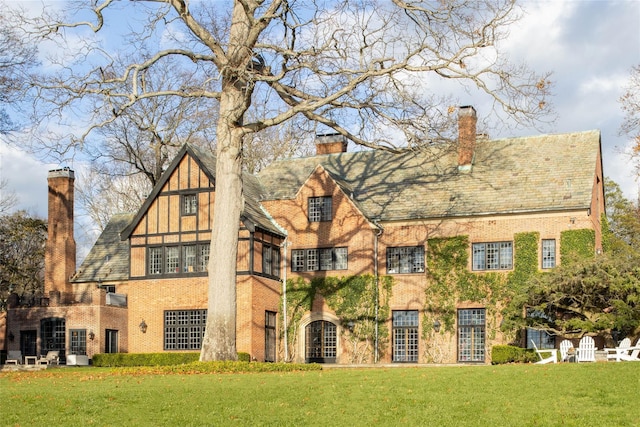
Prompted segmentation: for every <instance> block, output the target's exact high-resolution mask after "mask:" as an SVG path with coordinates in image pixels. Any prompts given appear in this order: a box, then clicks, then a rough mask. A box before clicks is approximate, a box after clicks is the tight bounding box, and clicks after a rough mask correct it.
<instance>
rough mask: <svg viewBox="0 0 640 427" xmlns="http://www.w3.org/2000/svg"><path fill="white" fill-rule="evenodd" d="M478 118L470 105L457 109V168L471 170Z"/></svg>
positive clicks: (462, 170) (461, 170)
mask: <svg viewBox="0 0 640 427" xmlns="http://www.w3.org/2000/svg"><path fill="white" fill-rule="evenodd" d="M477 123H478V118H477V116H476V110H475V108H473V107H472V106H464V107H460V109H459V110H458V170H459V171H460V172H471V165H472V164H473V154H474V151H475V149H476V125H477Z"/></svg>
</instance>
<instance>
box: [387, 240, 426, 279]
mask: <svg viewBox="0 0 640 427" xmlns="http://www.w3.org/2000/svg"><path fill="white" fill-rule="evenodd" d="M387 273H388V274H397V273H424V246H405V247H398V248H387Z"/></svg>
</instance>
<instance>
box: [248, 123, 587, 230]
mask: <svg viewBox="0 0 640 427" xmlns="http://www.w3.org/2000/svg"><path fill="white" fill-rule="evenodd" d="M599 154H600V132H599V131H595V130H594V131H586V132H577V133H568V134H557V135H542V136H535V137H524V138H509V139H498V140H489V139H478V141H477V145H476V150H475V159H474V162H473V167H472V169H471V171H470V172H460V171H459V170H458V164H457V152H456V150H455V149H451V148H446V147H444V146H431V147H429V148H427V149H425V150H422V151H411V152H406V153H403V154H394V153H390V152H385V151H362V152H354V153H340V154H331V155H322V156H314V157H307V158H300V159H290V160H283V161H279V162H275V163H273V164H272V165H270V166H269V167H267V168H266V169H264V170H263V171H261V172H260V173H259V174H258V178H259V179H260V182H261V183H262V185H263V188H264V191H265V195H264V196H263V197H264V198H265V199H269V200H280V199H291V198H293V197H295V194H296V193H297V191H298V190H299V188H300V187H301V186H302V185H303V183H304V182H305V180H306V179H307V178H308V177H309V176H310V174H311V173H312V172H313V170H314V169H315V167H316V166H317V165H318V164H320V165H322V167H323V168H324V169H325V170H326V171H327V173H329V174H331V176H332V177H334V179H336V181H340V182H342V183H343V184H342V185H341V187H343V188H349V189H351V191H352V194H349V196H351V197H352V198H353V199H354V200H355V201H356V202H357V203H358V204H359V206H361V207H362V209H363V211H364V213H365V215H367V216H368V217H369V218H370V219H374V220H378V221H396V220H412V219H429V218H444V217H463V216H472V215H489V214H511V213H524V212H539V211H561V210H573V209H586V208H588V207H589V206H590V203H591V195H592V188H593V184H594V179H595V175H596V167H597V161H598V160H599Z"/></svg>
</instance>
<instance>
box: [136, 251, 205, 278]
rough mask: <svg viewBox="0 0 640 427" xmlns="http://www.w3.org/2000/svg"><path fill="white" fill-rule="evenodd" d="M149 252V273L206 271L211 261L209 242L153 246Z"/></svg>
mask: <svg viewBox="0 0 640 427" xmlns="http://www.w3.org/2000/svg"><path fill="white" fill-rule="evenodd" d="M148 254H149V260H148V265H147V267H148V274H149V275H156V274H180V273H204V272H206V271H207V265H208V263H209V243H200V244H195V243H194V244H185V245H182V246H165V247H162V246H157V247H151V248H149V250H148Z"/></svg>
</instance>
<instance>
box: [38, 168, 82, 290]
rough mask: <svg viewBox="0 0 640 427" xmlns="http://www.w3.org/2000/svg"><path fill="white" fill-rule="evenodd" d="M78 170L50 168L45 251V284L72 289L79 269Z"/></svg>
mask: <svg viewBox="0 0 640 427" xmlns="http://www.w3.org/2000/svg"><path fill="white" fill-rule="evenodd" d="M74 180H75V177H74V173H73V171H72V170H71V169H69V168H63V169H56V170H51V171H49V175H48V177H47V181H48V183H49V219H48V238H47V244H46V250H45V255H44V271H45V273H44V288H45V291H47V292H52V291H58V292H71V284H70V283H69V279H70V277H71V275H72V274H73V273H74V272H75V271H76V241H75V239H74V237H73V199H74V194H73V192H74Z"/></svg>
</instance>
